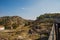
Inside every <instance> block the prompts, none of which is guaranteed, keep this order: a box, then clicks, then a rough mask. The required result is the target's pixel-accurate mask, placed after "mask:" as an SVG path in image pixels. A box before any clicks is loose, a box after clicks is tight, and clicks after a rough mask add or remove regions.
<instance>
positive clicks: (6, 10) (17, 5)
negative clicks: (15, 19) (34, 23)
mask: <svg viewBox="0 0 60 40" xmlns="http://www.w3.org/2000/svg"><path fill="white" fill-rule="evenodd" d="M44 13H60V0H0V16H20V17H22V18H25V19H32V20H34V19H36V17H38V16H39V15H41V14H44Z"/></svg>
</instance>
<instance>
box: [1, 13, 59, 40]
mask: <svg viewBox="0 0 60 40" xmlns="http://www.w3.org/2000/svg"><path fill="white" fill-rule="evenodd" d="M54 18H60V13H51V14H50V13H49V14H43V15H40V16H39V17H37V18H36V20H26V19H23V18H22V17H19V16H4V17H0V25H3V26H4V27H5V29H4V30H11V31H12V30H14V31H12V32H6V33H5V32H3V33H0V34H1V35H0V36H1V38H4V39H5V37H6V36H7V35H8V37H7V38H8V39H9V40H15V39H17V38H18V39H22V40H47V39H48V37H49V34H50V31H51V28H52V25H53V21H54ZM9 34H10V35H9ZM2 36H4V37H2Z"/></svg>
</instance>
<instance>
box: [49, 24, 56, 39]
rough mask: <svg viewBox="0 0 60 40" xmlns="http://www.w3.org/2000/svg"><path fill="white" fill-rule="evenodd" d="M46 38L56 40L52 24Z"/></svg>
mask: <svg viewBox="0 0 60 40" xmlns="http://www.w3.org/2000/svg"><path fill="white" fill-rule="evenodd" d="M48 40H56V35H55V27H54V24H53V26H52V30H51V32H50V36H49V38H48Z"/></svg>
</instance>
